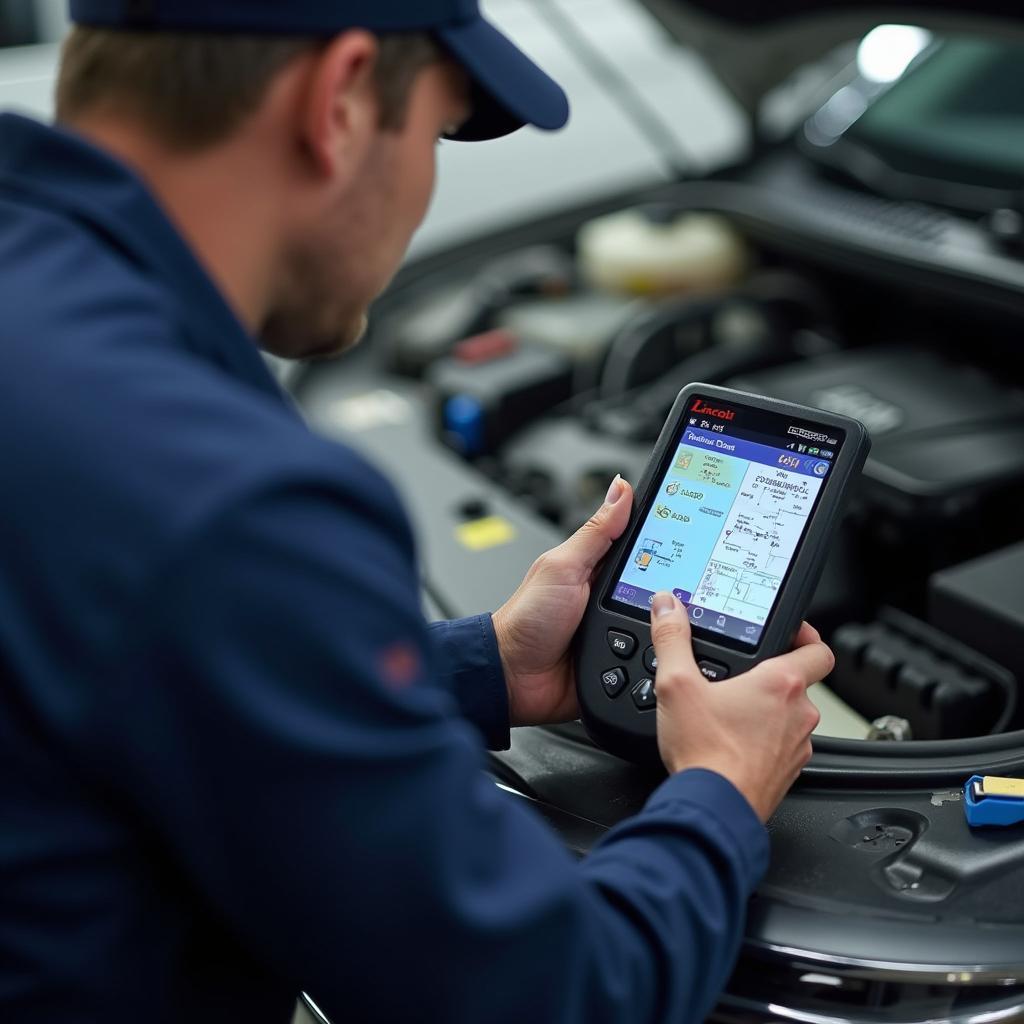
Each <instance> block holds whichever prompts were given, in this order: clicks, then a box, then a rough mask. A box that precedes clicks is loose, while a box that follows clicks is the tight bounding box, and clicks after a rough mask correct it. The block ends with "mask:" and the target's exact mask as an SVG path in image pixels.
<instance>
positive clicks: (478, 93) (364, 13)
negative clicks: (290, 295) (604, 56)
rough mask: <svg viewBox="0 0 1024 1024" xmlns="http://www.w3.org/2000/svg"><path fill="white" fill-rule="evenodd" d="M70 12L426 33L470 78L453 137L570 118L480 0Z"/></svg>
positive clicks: (309, 31)
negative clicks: (469, 98) (469, 97)
mask: <svg viewBox="0 0 1024 1024" xmlns="http://www.w3.org/2000/svg"><path fill="white" fill-rule="evenodd" d="M545 2H547V0H545ZM70 11H71V20H72V21H73V22H75V23H76V24H79V25H88V26H92V27H95V28H107V29H127V30H131V31H147V32H149V31H152V32H159V31H167V32H228V33H230V32H237V33H245V34H249V35H262V34H266V35H311V36H331V35H335V34H337V33H339V32H344V31H345V30H346V29H354V28H362V29H367V30H368V31H371V32H376V33H381V34H383V33H388V32H429V33H430V34H431V35H432V36H433V37H434V38H435V39H436V40H437V41H438V42H439V43H440V44H441V46H442V48H443V49H444V50H445V51H447V53H448V54H449V55H450V56H451V57H452V58H453V59H454V60H455V61H456V63H458V64H460V65H461V66H462V67H463V69H464V70H465V71H466V72H467V74H468V75H469V78H470V81H471V83H472V91H473V99H474V102H473V113H472V115H471V116H470V118H469V120H468V121H467V122H466V123H465V124H464V125H462V127H461V128H460V129H459V130H458V131H457V132H455V133H453V134H452V136H451V138H453V139H457V140H461V141H464V142H473V141H478V140H482V139H494V138H498V137H500V136H502V135H508V134H509V133H511V132H514V131H516V130H517V129H518V128H522V127H523V125H527V124H532V125H535V126H536V127H538V128H544V129H546V130H549V131H550V130H554V129H557V128H561V127H563V126H564V125H565V123H566V121H568V119H569V101H568V100H567V99H566V96H565V93H564V92H563V91H562V89H561V88H560V87H559V86H558V85H557V84H556V83H555V82H554V81H552V80H551V79H550V78H549V77H548V76H547V75H546V74H545V73H544V72H543V71H541V69H540V68H539V67H537V65H536V64H534V63H533V61H532V60H530V58H529V57H527V56H526V55H525V54H524V53H523V52H522V51H521V50H520V49H519V48H518V47H517V46H516V45H515V44H514V43H513V42H512V41H511V40H510V39H508V38H507V37H506V36H504V35H503V34H502V33H501V32H499V31H498V30H497V29H496V28H495V27H494V26H493V25H492V24H491V23H490V22H489V21H487V19H486V18H484V17H483V15H482V14H481V13H480V4H479V0H288V2H287V3H281V0H71V5H70Z"/></svg>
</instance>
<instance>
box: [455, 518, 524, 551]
mask: <svg viewBox="0 0 1024 1024" xmlns="http://www.w3.org/2000/svg"><path fill="white" fill-rule="evenodd" d="M455 536H456V537H457V538H458V539H459V543H460V544H462V546H463V547H467V548H469V550H470V551H487V550H488V549H489V548H500V547H501V545H502V544H511V543H512V541H513V540H515V538H516V528H515V527H514V526H513V525H512V524H511V523H510V522H509V521H508V520H507V519H505V518H503V517H502V516H487V517H486V518H484V519H474V520H473V521H472V522H469V523H463V524H462V525H461V526H458V527H456V529H455Z"/></svg>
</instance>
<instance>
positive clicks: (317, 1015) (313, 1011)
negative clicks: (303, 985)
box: [299, 992, 331, 1024]
mask: <svg viewBox="0 0 1024 1024" xmlns="http://www.w3.org/2000/svg"><path fill="white" fill-rule="evenodd" d="M299 1002H301V1003H302V1005H303V1007H304V1008H305V1009H306V1010H308V1011H309V1015H310V1016H311V1017H312V1018H313V1020H314V1021H315V1024H331V1022H330V1021H329V1020H328V1019H327V1018H326V1017H325V1016H324V1014H323V1011H322V1010H321V1009H320V1007H319V1006H317V1005H316V1003H314V1002H313V1000H312V999H310V997H309V996H308V995H306V993H305V992H303V993H302V995H301V996H299Z"/></svg>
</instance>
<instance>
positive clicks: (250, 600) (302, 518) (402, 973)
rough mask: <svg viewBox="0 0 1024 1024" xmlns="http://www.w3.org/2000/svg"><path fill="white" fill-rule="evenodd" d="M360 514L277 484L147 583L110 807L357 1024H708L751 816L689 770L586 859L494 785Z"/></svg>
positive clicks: (297, 486) (131, 639)
mask: <svg viewBox="0 0 1024 1024" xmlns="http://www.w3.org/2000/svg"><path fill="white" fill-rule="evenodd" d="M359 500H360V501H362V502H363V507H364V511H359V509H358V503H357V502H356V500H355V499H354V498H353V496H352V495H351V494H349V493H347V492H346V490H345V489H344V488H342V487H338V488H331V487H328V486H326V485H325V484H324V483H323V481H321V480H316V481H310V482H308V483H306V482H303V481H302V480H296V481H293V482H290V483H288V484H280V485H277V486H274V487H267V488H266V489H265V491H263V492H262V493H259V494H252V495H250V496H249V497H247V498H246V499H245V500H244V501H241V500H240V501H239V502H238V504H237V506H236V507H233V508H231V509H229V510H225V511H224V512H223V513H222V514H220V515H219V516H218V517H217V520H216V521H215V522H211V523H208V524H207V525H206V526H205V527H204V528H203V529H202V530H201V531H200V532H199V533H198V534H197V535H195V536H193V537H192V538H191V539H190V540H189V541H188V543H187V544H186V545H185V546H184V547H183V548H182V550H181V551H180V552H178V554H177V556H176V557H174V558H173V559H172V560H170V561H169V563H168V564H167V565H166V566H165V568H164V570H163V571H162V572H161V573H160V574H159V576H158V577H157V578H154V579H153V580H152V581H151V582H150V584H149V586H148V588H147V592H146V594H145V596H144V597H143V598H142V599H141V600H140V601H139V603H138V608H137V614H136V616H135V619H134V621H133V622H131V623H130V624H128V626H127V627H126V629H125V635H124V636H123V637H121V638H119V640H118V642H117V643H116V644H114V645H113V646H112V650H111V658H110V668H109V673H107V674H106V675H105V678H104V686H105V687H106V690H105V694H106V701H107V704H108V710H107V716H106V717H107V719H108V722H109V731H108V733H107V735H106V737H105V740H104V742H103V744H102V749H97V751H96V755H95V756H96V762H97V764H103V765H105V766H106V768H107V770H108V772H109V781H110V785H111V786H112V787H114V788H115V790H116V791H117V792H119V793H120V795H121V798H122V799H123V800H124V801H126V803H127V805H128V806H129V807H131V808H133V813H135V814H136V815H138V816H139V817H140V818H141V819H142V820H143V821H144V822H145V823H146V825H147V826H148V830H149V831H150V832H151V833H152V834H153V835H155V836H157V837H159V838H160V839H161V841H162V843H163V845H164V847H165V848H166V849H167V850H168V851H169V852H170V855H171V856H172V857H173V858H174V859H175V861H176V862H177V864H178V865H179V867H180V869H181V870H182V872H183V873H184V875H185V877H186V878H188V879H189V880H190V882H191V884H192V885H193V886H194V888H195V889H196V891H197V892H198V893H199V894H200V895H201V897H202V898H203V899H204V900H205V901H207V902H208V903H209V904H210V905H212V906H213V907H214V908H216V910H217V911H218V912H219V914H220V915H221V916H222V917H223V919H224V920H225V922H226V923H227V925H228V926H229V927H231V928H232V929H233V930H234V931H235V933H236V934H238V935H239V936H240V937H241V938H242V939H243V941H245V942H246V943H247V945H248V946H249V947H250V948H251V949H252V950H253V951H254V952H255V953H256V954H257V955H258V956H259V957H260V958H261V959H262V960H263V961H264V962H266V963H267V964H268V965H272V966H273V969H274V970H275V971H277V972H278V973H280V974H282V975H283V976H284V977H286V978H289V979H291V980H292V981H293V982H294V984H295V987H296V990H298V989H299V988H303V989H305V990H306V991H308V992H310V994H311V995H312V996H313V997H314V998H315V999H316V1000H317V1002H318V1003H319V1004H320V1005H321V1006H322V1007H323V1008H324V1009H325V1011H326V1012H327V1013H328V1015H332V1016H334V1017H335V1018H336V1019H337V1020H339V1021H340V1020H374V1021H377V1022H390V1021H394V1022H403V1024H405V1022H409V1021H415V1020H423V1021H445V1022H446V1024H463V1022H465V1024H469V1022H473V1024H477V1022H479V1021H488V1022H492V1024H500V1022H504V1021H510V1022H512V1021H515V1022H520V1024H521V1022H522V1021H524V1020H528V1021H533V1022H540V1021H557V1022H560V1024H570V1022H576V1021H580V1022H584V1021H585V1022H587V1024H612V1022H622V1024H625V1022H629V1024H641V1022H646V1021H650V1022H652V1024H653V1022H659V1024H660V1022H665V1021H672V1022H688V1021H692V1022H694V1024H697V1022H699V1021H702V1020H703V1019H704V1017H705V1015H706V1014H707V1012H708V1011H709V1009H710V1008H711V1007H712V1005H713V1004H714V1002H715V1000H716V997H717V995H718V993H719V991H720V989H721V987H722V986H723V985H724V983H725V981H726V979H727V978H728V975H729V973H730V970H731V968H732V965H733V960H734V958H735V955H736V951H737V945H738V942H739V939H740V936H741V934H742V926H743V920H744V912H745V904H746V900H747V898H748V896H749V894H750V892H751V890H752V887H753V886H754V885H755V884H756V881H757V880H758V878H759V876H760V875H761V873H762V872H763V870H764V867H765V863H766V856H767V839H766V833H765V831H764V829H763V828H762V827H761V825H760V824H759V822H758V821H757V820H756V818H755V816H754V814H753V813H752V811H751V809H750V808H749V806H748V805H747V804H746V802H745V801H744V800H743V798H742V797H741V796H740V795H739V794H738V793H737V791H736V790H734V789H733V788H732V786H731V785H730V784H729V783H727V782H726V781H725V780H724V779H722V778H721V777H720V776H717V775H714V774H711V773H709V772H704V771H692V772H687V773H683V774H681V775H677V776H675V777H673V778H670V779H668V780H667V781H666V782H665V783H664V784H663V785H662V786H661V787H660V788H659V789H658V790H657V791H656V792H655V793H654V795H653V796H652V797H651V799H650V801H649V802H648V804H647V806H646V808H645V809H644V811H643V812H642V813H640V814H639V815H637V816H636V817H634V818H632V819H630V820H629V821H627V822H625V823H623V824H621V825H620V826H618V827H617V828H616V829H614V830H613V831H612V832H610V833H609V834H608V836H607V837H606V838H605V839H604V841H603V842H602V843H601V844H600V845H599V846H598V847H597V848H596V849H595V850H594V851H593V852H592V854H591V855H590V856H589V857H588V858H586V859H585V860H584V861H582V862H577V861H574V860H573V859H572V858H571V857H570V855H569V854H568V853H567V852H566V851H565V850H564V849H563V847H562V846H561V844H560V843H559V842H558V840H557V838H556V837H555V836H554V835H553V834H552V833H551V832H550V831H549V830H548V828H547V827H546V825H545V824H544V823H543V822H541V821H540V820H539V819H537V818H536V817H535V816H533V814H532V813H531V812H530V811H529V810H528V809H526V808H523V807H521V806H519V805H518V804H516V803H514V802H513V800H512V798H510V797H508V796H507V795H506V794H503V793H502V792H501V791H500V790H499V789H498V788H497V787H496V786H494V785H493V784H492V783H491V782H490V781H489V779H488V778H487V776H486V775H485V773H484V766H485V755H484V752H483V748H482V745H481V743H480V737H479V735H478V733H477V731H476V730H475V729H474V728H473V727H472V726H470V725H469V724H468V723H467V722H466V721H465V720H464V719H463V718H462V717H461V715H460V714H459V710H460V708H459V705H458V704H457V703H456V701H455V700H454V699H453V698H452V697H451V695H450V694H449V693H448V692H446V691H445V689H444V687H443V686H441V685H438V681H437V679H436V678H435V677H434V674H433V673H434V669H433V667H432V658H434V657H435V656H436V655H435V652H434V651H433V649H432V645H431V643H430V642H429V636H428V631H427V627H426V624H425V623H424V621H423V619H422V615H421V613H420V611H419V603H418V594H417V585H416V579H415V573H414V567H413V566H412V564H411V562H410V553H409V550H408V548H407V546H405V545H404V544H403V542H402V540H401V536H402V529H401V528H399V527H398V526H395V527H394V528H392V526H391V525H390V524H389V521H388V516H387V514H385V511H384V510H375V509H373V508H372V505H371V504H369V503H367V501H366V500H365V497H364V496H360V498H359ZM354 506H356V510H355V511H354V510H353V509H354ZM451 628H453V629H458V628H459V627H451ZM469 628H470V631H472V628H473V627H469ZM491 666H492V667H493V662H491ZM485 670H486V669H485Z"/></svg>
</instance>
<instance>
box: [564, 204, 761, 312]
mask: <svg viewBox="0 0 1024 1024" xmlns="http://www.w3.org/2000/svg"><path fill="white" fill-rule="evenodd" d="M577 248H578V253H579V261H580V269H581V271H582V273H583V275H584V277H585V278H586V279H587V280H588V281H589V282H590V283H591V284H593V285H595V286H596V287H598V288H603V289H606V290H608V291H612V292H618V293H627V294H632V295H666V294H673V293H679V292H696V293H701V292H713V291H719V290H721V289H724V288H728V287H730V286H731V285H734V284H735V283H736V282H737V281H739V280H740V279H741V278H742V277H743V276H744V274H745V273H746V270H747V266H748V264H749V253H748V250H747V246H746V243H745V242H744V240H743V238H742V237H741V236H740V234H739V233H738V232H737V231H736V229H735V228H734V227H733V226H732V224H731V223H730V222H729V221H728V220H727V219H726V218H724V217H721V216H719V215H718V214H713V213H682V214H681V213H679V211H678V210H675V209H666V208H661V207H639V208H636V209H631V210H624V211H622V212H621V213H614V214H611V215H609V216H607V217H601V218H599V219H597V220H593V221H591V222H590V223H588V224H585V225H584V226H583V228H582V229H581V230H580V233H579V236H578V239H577Z"/></svg>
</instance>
